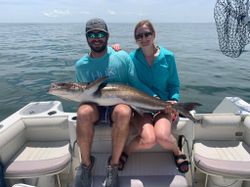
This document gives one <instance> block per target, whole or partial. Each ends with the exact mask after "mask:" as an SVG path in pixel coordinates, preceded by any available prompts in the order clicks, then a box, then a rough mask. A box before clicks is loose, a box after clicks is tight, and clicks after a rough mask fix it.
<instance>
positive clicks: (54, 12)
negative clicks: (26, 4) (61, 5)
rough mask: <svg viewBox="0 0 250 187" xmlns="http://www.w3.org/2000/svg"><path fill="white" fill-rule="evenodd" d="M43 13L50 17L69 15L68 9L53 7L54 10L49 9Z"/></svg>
mask: <svg viewBox="0 0 250 187" xmlns="http://www.w3.org/2000/svg"><path fill="white" fill-rule="evenodd" d="M43 15H44V16H47V17H50V18H57V17H63V16H68V15H70V11H69V10H58V9H54V10H52V11H49V12H43Z"/></svg>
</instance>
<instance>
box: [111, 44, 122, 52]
mask: <svg viewBox="0 0 250 187" xmlns="http://www.w3.org/2000/svg"><path fill="white" fill-rule="evenodd" d="M111 47H112V48H113V49H114V50H115V51H120V50H122V48H121V46H120V44H113V45H111Z"/></svg>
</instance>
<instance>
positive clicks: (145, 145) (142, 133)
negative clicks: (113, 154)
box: [124, 114, 156, 155]
mask: <svg viewBox="0 0 250 187" xmlns="http://www.w3.org/2000/svg"><path fill="white" fill-rule="evenodd" d="M132 123H133V125H135V127H136V129H137V130H138V135H137V136H136V137H135V138H133V139H132V140H131V142H130V143H129V144H128V145H127V146H126V147H125V150H124V152H126V153H127V154H128V155H129V154H130V153H132V152H135V151H139V150H144V149H150V148H152V147H153V146H154V145H155V144H156V138H155V134H154V133H155V132H154V126H153V125H152V124H153V120H152V115H150V114H144V115H143V116H140V115H139V114H135V116H134V118H133V122H132Z"/></svg>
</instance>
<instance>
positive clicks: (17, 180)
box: [0, 99, 250, 187]
mask: <svg viewBox="0 0 250 187" xmlns="http://www.w3.org/2000/svg"><path fill="white" fill-rule="evenodd" d="M243 104H244V107H243V108H242V107H237V106H236V105H235V103H234V102H232V101H231V100H230V99H225V101H223V102H222V104H220V105H219V106H218V107H217V108H216V110H215V112H214V113H211V114H195V116H196V117H197V118H198V119H200V122H199V123H196V124H194V123H192V122H191V121H190V120H187V119H181V120H180V121H179V123H178V124H177V126H175V127H174V128H173V133H174V134H175V136H176V137H178V135H184V136H185V137H186V139H187V142H188V143H187V142H185V145H184V152H185V153H186V154H187V155H188V150H190V153H191V154H190V155H189V156H190V158H191V160H190V162H191V168H190V171H189V172H188V173H187V174H185V175H183V174H181V173H179V172H178V171H177V169H176V167H175V163H174V160H173V157H172V153H170V152H168V151H166V150H163V149H161V148H160V147H159V146H156V147H155V148H153V149H150V150H146V151H144V152H138V153H133V154H132V155H130V156H129V159H128V162H127V164H126V166H125V169H124V171H121V172H119V178H120V183H121V186H120V187H166V186H171V187H186V186H194V187H204V186H208V187H219V186H223V187H224V186H228V187H249V186H250V182H249V181H250V170H249V168H250V150H249V146H250V115H249V113H248V112H246V111H242V110H243V109H245V108H248V106H250V105H249V104H246V103H243ZM223 106H224V107H226V109H225V111H227V112H226V113H222V112H223V108H224V107H223ZM230 108H231V110H230ZM229 111H232V112H231V113H229ZM75 115H76V114H75V113H65V112H63V109H62V105H61V103H60V102H56V101H53V102H38V103H31V104H30V105H28V106H25V107H24V108H22V109H21V110H19V111H17V112H16V113H15V114H13V115H12V116H10V117H9V118H7V119H5V120H4V121H2V122H0V162H1V163H3V164H4V166H5V168H7V170H6V173H5V174H6V176H5V177H6V182H7V186H8V187H11V186H13V185H15V184H16V185H15V187H26V185H31V186H36V187H57V186H62V187H71V186H72V185H73V180H74V175H75V172H76V168H77V167H78V166H79V163H80V158H79V152H78V147H77V146H74V145H76V144H75V140H76V133H75V127H76V119H75ZM110 135H111V131H110V128H109V127H107V126H105V125H99V126H97V128H96V133H95V137H94V142H93V149H92V152H93V155H94V156H95V157H96V162H95V166H94V170H93V175H94V187H101V186H102V183H103V181H104V176H105V171H106V166H107V159H108V157H109V155H110V152H111V136H110ZM133 135H134V132H133V130H132V131H131V133H130V138H132V136H133ZM65 141H66V142H68V144H67V146H69V147H70V149H64V148H61V149H60V150H61V151H62V152H61V153H60V154H59V156H60V155H63V156H65V157H64V158H65V159H66V162H64V163H63V164H62V163H57V165H56V163H55V164H53V162H51V159H57V156H58V152H57V151H56V150H57V149H58V148H55V147H56V146H54V148H53V146H52V144H50V143H48V142H65ZM27 142H31V144H32V142H33V143H34V142H47V144H48V146H47V147H48V149H46V150H45V149H42V150H43V151H42V152H41V154H40V153H39V151H41V146H38V144H36V146H33V147H31V148H29V149H23V147H24V145H26V144H27ZM32 145H34V144H32ZM64 145H66V144H64ZM51 146H52V147H51ZM23 150H26V151H27V153H26V152H24V151H23ZM72 150H73V151H72ZM54 151H55V152H54ZM28 152H29V153H28ZM30 152H33V153H34V157H32V156H29V154H30ZM43 153H45V155H43ZM70 153H71V158H72V161H71V159H69V157H67V155H68V154H70ZM37 155H38V156H37ZM51 155H54V156H51ZM15 158H18V159H15ZM39 159H40V161H39ZM46 159H47V160H48V161H50V162H47V161H46ZM20 161H21V162H20ZM29 162H30V163H32V162H33V163H34V162H35V163H36V164H37V165H36V166H37V167H38V168H36V170H34V173H32V175H31V174H30V173H28V172H32V171H33V170H32V166H30V167H28V165H25V168H24V169H23V170H20V167H19V166H20V165H19V164H20V163H21V164H28V163H29ZM43 162H46V164H47V165H46V164H41V165H43V166H46V168H45V170H41V168H42V167H41V168H39V163H43ZM48 163H50V164H48ZM65 163H66V164H65ZM41 165H40V166H41ZM50 165H51V167H49V166H50ZM23 166H24V165H23ZM54 166H58V167H54ZM237 166H238V167H237ZM8 167H11V169H12V170H11V171H15V172H16V173H15V172H14V173H11V172H9V171H10V170H8ZM52 168H53V169H52ZM55 168H57V169H55ZM16 169H19V170H16ZM25 169H26V170H25ZM29 169H30V170H29ZM25 171H26V173H25ZM27 171H28V172H27ZM38 171H44V173H39V172H38ZM1 187H2V186H1Z"/></svg>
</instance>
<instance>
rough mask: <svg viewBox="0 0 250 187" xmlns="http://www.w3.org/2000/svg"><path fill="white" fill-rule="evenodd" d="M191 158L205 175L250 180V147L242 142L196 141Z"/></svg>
mask: <svg viewBox="0 0 250 187" xmlns="http://www.w3.org/2000/svg"><path fill="white" fill-rule="evenodd" d="M193 156H194V157H193V158H194V164H195V166H196V167H197V168H198V169H200V170H201V171H203V172H205V173H207V174H211V175H221V176H228V177H233V178H241V179H249V178H250V147H249V145H247V144H246V143H244V142H243V141H230V140H227V141H225V140H220V141H218V140H217V141H212V140H205V141H197V142H195V143H194V154H193Z"/></svg>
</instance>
